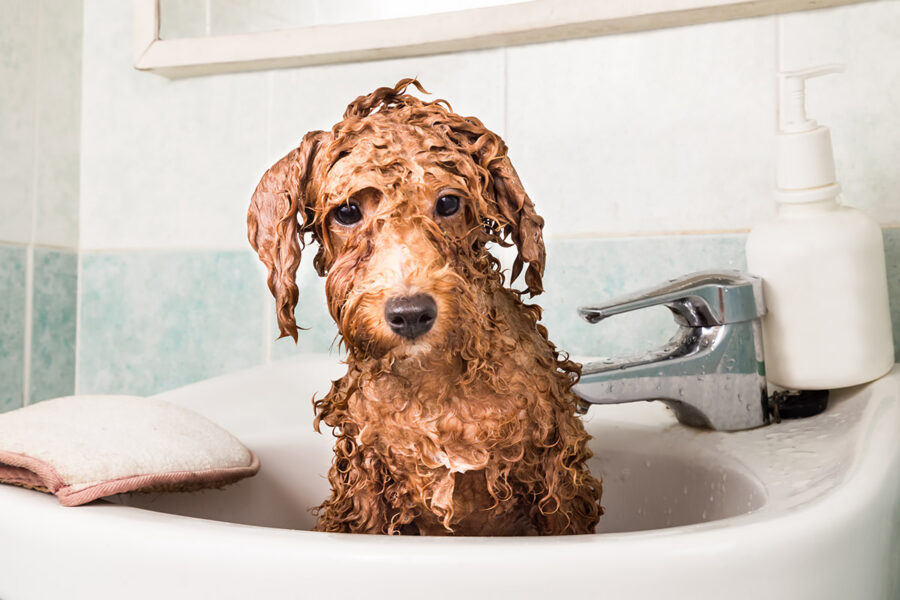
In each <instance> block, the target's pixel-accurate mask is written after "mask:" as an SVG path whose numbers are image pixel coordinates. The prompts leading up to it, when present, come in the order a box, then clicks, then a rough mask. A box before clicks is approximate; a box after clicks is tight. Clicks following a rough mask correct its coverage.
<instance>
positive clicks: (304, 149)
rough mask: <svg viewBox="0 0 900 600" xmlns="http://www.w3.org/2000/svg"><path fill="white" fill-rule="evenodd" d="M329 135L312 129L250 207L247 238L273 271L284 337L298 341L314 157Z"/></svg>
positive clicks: (267, 179)
mask: <svg viewBox="0 0 900 600" xmlns="http://www.w3.org/2000/svg"><path fill="white" fill-rule="evenodd" d="M326 135H327V134H325V132H323V131H311V132H309V133H307V134H306V135H305V136H304V137H303V142H302V143H301V144H300V146H299V147H298V148H295V149H294V150H291V151H290V152H289V153H288V154H287V156H285V157H284V158H282V159H281V160H279V161H278V162H277V163H275V164H274V165H272V167H271V168H270V169H269V170H268V171H266V173H265V175H263V176H262V179H261V180H260V182H259V185H257V186H256V191H254V192H253V198H252V199H251V200H250V209H249V211H248V212H247V237H248V238H249V239H250V245H251V246H253V249H254V250H256V252H257V253H258V254H259V258H260V260H261V261H262V262H263V263H264V264H265V265H266V269H268V271H269V277H268V284H269V290H270V291H271V292H272V295H273V296H275V304H276V311H277V314H278V330H279V331H280V332H281V335H279V338H282V337H285V336H291V337H292V338H294V341H295V342H296V341H297V322H296V321H295V319H294V308H296V306H297V298H298V290H297V281H296V275H297V267H298V266H299V265H300V252H301V250H302V248H303V239H302V236H303V233H304V232H305V231H306V229H307V227H308V226H309V225H310V224H309V223H307V220H308V219H309V217H308V215H307V208H308V205H307V191H306V184H307V183H308V182H309V178H310V175H311V171H312V167H313V160H314V158H315V155H316V151H317V150H318V149H319V146H320V144H321V143H322V140H323V139H324V137H325V136H326Z"/></svg>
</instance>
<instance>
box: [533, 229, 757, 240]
mask: <svg viewBox="0 0 900 600" xmlns="http://www.w3.org/2000/svg"><path fill="white" fill-rule="evenodd" d="M749 231H750V229H680V230H670V231H621V232H597V231H589V232H585V233H562V234H553V235H550V236H547V237H546V238H545V239H548V240H580V239H607V238H647V237H679V236H688V235H738V234H744V233H748V232H749Z"/></svg>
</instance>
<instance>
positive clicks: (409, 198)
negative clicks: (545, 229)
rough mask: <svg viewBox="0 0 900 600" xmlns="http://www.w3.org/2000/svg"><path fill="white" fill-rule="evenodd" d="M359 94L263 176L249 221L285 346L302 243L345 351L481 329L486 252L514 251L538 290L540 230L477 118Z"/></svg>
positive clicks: (488, 273) (399, 96)
mask: <svg viewBox="0 0 900 600" xmlns="http://www.w3.org/2000/svg"><path fill="white" fill-rule="evenodd" d="M409 85H414V86H415V87H416V88H418V89H419V91H421V92H425V90H424V89H423V88H422V87H421V85H420V84H419V82H418V81H416V80H414V79H404V80H402V81H400V82H399V83H397V85H396V86H394V87H393V88H387V87H385V88H379V89H377V90H375V91H374V92H372V93H371V94H369V95H367V96H360V97H359V98H357V99H356V100H355V101H354V102H352V103H351V104H350V105H349V106H348V107H347V110H346V112H345V113H344V119H343V120H342V121H341V122H340V123H338V124H337V125H335V126H334V128H333V129H332V130H331V131H329V132H325V131H313V132H310V133H308V134H307V135H306V136H305V137H304V138H303V142H302V143H301V144H300V146H299V147H298V148H296V149H295V150H292V151H291V152H290V153H289V154H288V155H287V156H285V157H284V158H282V159H281V160H279V161H278V162H277V163H275V165H273V166H272V167H271V168H270V169H269V170H268V171H267V172H266V173H265V175H263V178H262V180H261V181H260V183H259V185H258V186H257V188H256V191H255V192H254V194H253V199H252V201H251V204H250V210H249V214H248V219H247V221H248V229H249V238H250V243H251V245H252V246H253V248H254V249H255V250H256V251H257V252H258V253H259V256H260V259H261V260H262V261H263V263H265V265H266V267H267V268H268V272H269V276H268V284H269V289H270V290H271V291H272V294H273V295H274V296H275V299H276V304H277V313H278V326H279V329H280V331H281V337H284V336H291V337H293V338H294V339H295V340H296V339H297V325H296V322H295V320H294V309H295V307H296V304H297V297H298V290H297V285H296V282H295V275H296V271H297V266H298V265H299V263H300V255H301V250H302V249H303V248H304V246H305V242H306V239H305V234H309V235H310V237H311V239H312V240H313V241H315V242H317V243H318V244H319V249H318V253H317V255H316V257H315V267H316V269H317V271H318V273H319V274H320V275H323V276H324V275H327V277H328V279H327V282H326V289H327V295H328V303H329V309H330V312H331V315H332V317H333V318H334V320H335V322H336V323H337V325H338V328H339V331H340V334H341V336H342V338H343V340H344V342H345V343H346V345H347V347H348V349H349V350H350V352H351V353H353V354H357V355H362V356H383V355H384V354H386V353H387V352H390V351H392V350H395V349H400V350H402V352H405V353H414V352H416V351H420V350H423V349H427V348H431V347H436V346H440V345H442V344H444V343H446V342H447V340H450V339H452V338H453V337H454V335H456V333H457V332H459V331H460V330H463V329H466V330H471V329H472V328H473V323H472V321H474V324H475V325H477V324H478V323H479V322H483V321H484V320H485V319H486V315H485V314H484V312H483V311H484V310H487V307H486V306H485V305H484V303H483V302H482V301H481V299H479V296H478V293H479V292H478V291H477V290H482V291H483V290H489V289H490V288H491V286H498V285H503V279H502V276H501V275H500V274H499V262H498V261H497V260H496V259H495V258H494V257H493V256H491V255H490V254H489V253H488V250H487V244H488V243H489V242H494V243H497V244H499V245H505V246H508V245H510V242H511V243H512V244H514V245H515V246H516V248H517V252H518V254H517V257H516V259H515V262H514V265H513V269H512V273H511V278H510V282H512V281H514V280H515V279H516V277H517V276H518V275H519V273H520V272H521V270H522V269H523V267H526V266H527V268H526V269H525V283H526V290H525V291H527V292H528V293H529V294H530V295H532V296H534V295H535V294H539V293H540V292H541V291H542V287H541V276H542V274H543V268H544V244H543V239H542V236H541V227H542V226H543V219H541V217H539V216H538V215H537V214H536V213H535V210H534V205H533V204H532V202H531V200H530V199H529V198H528V196H527V195H526V193H525V190H524V189H523V187H522V184H521V182H520V181H519V178H518V176H517V175H516V172H515V169H513V166H512V164H511V163H510V161H509V158H508V157H507V155H506V145H505V144H504V143H503V140H501V139H500V137H499V136H497V135H496V134H494V133H493V132H491V131H489V130H488V129H487V128H485V127H484V125H482V124H481V122H480V121H479V120H478V119H475V118H473V117H461V116H459V115H457V114H456V113H454V112H452V111H451V109H450V107H449V105H448V104H447V103H446V102H444V101H442V100H438V101H435V102H424V101H422V100H420V99H419V98H417V97H415V96H412V95H409V94H407V93H406V89H407V87H408V86H409Z"/></svg>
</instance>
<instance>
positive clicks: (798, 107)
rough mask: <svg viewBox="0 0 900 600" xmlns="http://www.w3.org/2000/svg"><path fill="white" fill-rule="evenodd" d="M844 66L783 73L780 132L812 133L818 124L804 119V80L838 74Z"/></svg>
mask: <svg viewBox="0 0 900 600" xmlns="http://www.w3.org/2000/svg"><path fill="white" fill-rule="evenodd" d="M843 70H844V65H836V64H834V65H823V66H821V67H813V68H811V69H800V70H798V71H783V72H781V73H779V74H778V76H779V77H780V78H781V109H782V111H783V112H782V125H781V130H782V131H784V132H785V133H799V132H801V131H812V130H813V129H815V128H816V126H817V125H818V123H816V122H815V121H814V120H813V119H808V118H807V117H806V80H807V79H809V78H811V77H819V76H821V75H828V74H829V73H839V72H841V71H843Z"/></svg>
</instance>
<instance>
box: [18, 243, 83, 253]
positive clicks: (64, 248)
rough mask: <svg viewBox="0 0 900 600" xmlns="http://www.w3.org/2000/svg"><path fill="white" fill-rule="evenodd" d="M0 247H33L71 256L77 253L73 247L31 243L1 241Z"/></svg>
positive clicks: (76, 249)
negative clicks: (69, 253) (68, 253)
mask: <svg viewBox="0 0 900 600" xmlns="http://www.w3.org/2000/svg"><path fill="white" fill-rule="evenodd" d="M0 246H5V247H8V248H27V247H28V246H35V247H37V248H43V249H45V250H56V251H57V252H71V253H73V254H75V253H77V252H78V248H77V247H73V246H54V245H53V244H32V243H31V242H3V241H0Z"/></svg>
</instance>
